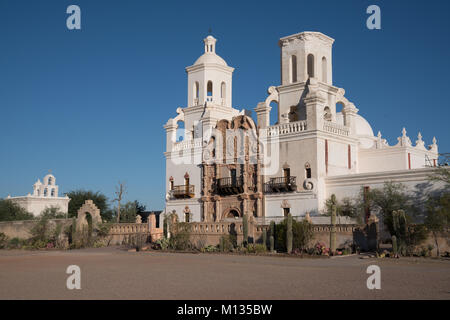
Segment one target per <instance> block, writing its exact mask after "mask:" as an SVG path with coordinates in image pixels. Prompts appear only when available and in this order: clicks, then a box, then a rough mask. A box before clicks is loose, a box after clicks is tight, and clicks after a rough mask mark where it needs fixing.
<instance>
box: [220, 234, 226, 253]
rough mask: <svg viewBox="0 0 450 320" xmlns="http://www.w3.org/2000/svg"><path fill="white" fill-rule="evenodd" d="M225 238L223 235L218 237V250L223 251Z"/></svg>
mask: <svg viewBox="0 0 450 320" xmlns="http://www.w3.org/2000/svg"><path fill="white" fill-rule="evenodd" d="M224 240H225V239H224V238H223V237H221V238H220V240H219V250H220V252H223V251H224V247H225V246H224V242H225V241H224Z"/></svg>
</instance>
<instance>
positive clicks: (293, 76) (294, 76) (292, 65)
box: [291, 56, 297, 83]
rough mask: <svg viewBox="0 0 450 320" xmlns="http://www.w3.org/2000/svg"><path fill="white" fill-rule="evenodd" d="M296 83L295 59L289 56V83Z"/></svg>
mask: <svg viewBox="0 0 450 320" xmlns="http://www.w3.org/2000/svg"><path fill="white" fill-rule="evenodd" d="M294 82H297V57H296V56H291V83H294Z"/></svg>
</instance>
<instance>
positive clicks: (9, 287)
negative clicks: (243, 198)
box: [0, 247, 450, 300]
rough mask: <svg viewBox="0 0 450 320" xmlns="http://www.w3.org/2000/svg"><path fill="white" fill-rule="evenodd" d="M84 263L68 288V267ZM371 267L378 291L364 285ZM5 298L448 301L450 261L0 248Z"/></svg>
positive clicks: (2, 295) (0, 282)
mask: <svg viewBox="0 0 450 320" xmlns="http://www.w3.org/2000/svg"><path fill="white" fill-rule="evenodd" d="M69 265H78V266H79V267H80V269H81V289H80V290H69V289H67V287H66V281H67V278H68V277H69V275H68V274H66V269H67V267H68V266H69ZM369 265H378V266H379V267H380V269H381V289H380V290H376V289H375V290H369V289H367V285H366V282H367V278H368V277H369V276H370V275H369V274H367V273H366V269H367V267H368V266H369ZM0 299H52V300H57V299H450V261H448V260H433V259H424V258H415V259H414V258H402V259H375V258H369V259H360V258H359V257H358V256H347V257H336V258H331V259H326V258H324V259H321V258H316V259H311V258H303V259H301V258H289V257H270V256H239V255H225V254H189V253H164V252H127V251H125V250H122V249H120V248H116V247H110V248H100V249H85V250H72V251H20V250H11V251H8V250H0Z"/></svg>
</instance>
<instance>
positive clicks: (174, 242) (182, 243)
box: [169, 222, 192, 250]
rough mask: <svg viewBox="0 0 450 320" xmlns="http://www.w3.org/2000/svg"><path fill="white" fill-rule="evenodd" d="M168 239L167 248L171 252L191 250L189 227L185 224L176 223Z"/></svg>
mask: <svg viewBox="0 0 450 320" xmlns="http://www.w3.org/2000/svg"><path fill="white" fill-rule="evenodd" d="M173 229H174V231H173V232H172V233H171V237H170V238H169V248H170V249H172V250H188V249H192V244H191V239H190V238H191V226H190V225H189V223H186V222H179V223H176V227H174V228H173Z"/></svg>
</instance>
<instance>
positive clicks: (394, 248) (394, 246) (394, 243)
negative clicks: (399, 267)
mask: <svg viewBox="0 0 450 320" xmlns="http://www.w3.org/2000/svg"><path fill="white" fill-rule="evenodd" d="M392 254H393V255H394V258H397V257H398V247H397V237H396V236H395V235H393V236H392Z"/></svg>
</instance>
